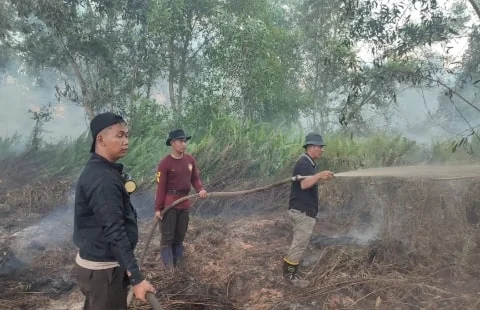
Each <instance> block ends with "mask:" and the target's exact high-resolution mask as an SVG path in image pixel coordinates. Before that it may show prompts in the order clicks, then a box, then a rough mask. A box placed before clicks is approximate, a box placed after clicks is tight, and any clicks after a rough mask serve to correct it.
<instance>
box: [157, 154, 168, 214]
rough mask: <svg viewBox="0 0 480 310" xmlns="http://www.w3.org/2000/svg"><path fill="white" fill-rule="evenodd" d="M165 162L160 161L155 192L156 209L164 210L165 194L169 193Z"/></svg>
mask: <svg viewBox="0 0 480 310" xmlns="http://www.w3.org/2000/svg"><path fill="white" fill-rule="evenodd" d="M164 166H165V165H164V164H163V162H160V164H159V165H158V169H157V175H156V181H157V183H158V184H157V192H156V194H155V211H162V209H163V208H164V207H165V205H164V204H165V196H166V195H167V169H165V167H164Z"/></svg>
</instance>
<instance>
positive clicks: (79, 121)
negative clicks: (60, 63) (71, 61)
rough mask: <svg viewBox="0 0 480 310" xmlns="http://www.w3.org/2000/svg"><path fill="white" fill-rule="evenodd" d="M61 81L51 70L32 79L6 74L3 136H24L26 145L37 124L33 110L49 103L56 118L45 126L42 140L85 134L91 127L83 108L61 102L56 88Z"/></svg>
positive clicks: (0, 91)
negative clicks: (33, 117) (30, 111)
mask: <svg viewBox="0 0 480 310" xmlns="http://www.w3.org/2000/svg"><path fill="white" fill-rule="evenodd" d="M11 67H13V66H11ZM17 68H18V66H17ZM39 81H41V85H40V83H39ZM60 82H61V81H60V80H59V79H58V78H57V76H56V75H55V74H53V73H49V72H47V71H45V72H43V73H42V74H41V77H40V78H32V77H29V76H27V75H26V74H24V73H21V72H10V73H7V74H5V75H4V76H3V77H2V78H1V79H0V98H1V99H0V111H1V112H0V122H1V123H2V131H1V132H0V137H1V138H7V137H11V136H13V135H15V134H20V135H21V136H22V141H21V142H22V143H21V144H22V145H23V146H24V145H25V144H26V143H27V141H28V138H29V136H30V135H31V133H32V130H33V127H34V125H35V121H34V120H33V119H32V118H31V117H32V114H31V113H28V111H29V109H30V110H32V111H39V110H40V108H41V107H43V106H47V105H49V104H51V105H52V111H53V119H52V120H51V121H49V122H47V123H46V124H45V125H44V127H43V130H44V131H43V134H42V138H43V140H44V141H45V142H48V143H55V142H58V141H61V140H62V139H65V138H76V137H78V136H79V135H80V134H82V133H83V132H85V130H87V128H88V127H87V122H86V117H85V113H84V111H83V109H81V108H80V107H79V106H77V105H75V104H73V103H69V102H61V103H58V102H57V99H56V97H55V85H56V84H58V83H60Z"/></svg>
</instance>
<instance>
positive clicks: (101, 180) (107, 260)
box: [72, 113, 155, 310]
mask: <svg viewBox="0 0 480 310" xmlns="http://www.w3.org/2000/svg"><path fill="white" fill-rule="evenodd" d="M90 130H91V132H92V136H93V143H92V147H91V150H90V151H91V153H92V155H91V157H90V160H89V161H88V162H87V164H86V166H85V168H84V170H83V172H82V174H81V175H80V178H79V180H78V183H77V189H76V195H75V219H74V231H73V240H74V243H75V245H76V246H77V247H78V248H79V252H78V254H77V257H76V259H75V262H76V264H75V267H74V270H73V272H72V273H73V275H74V276H75V277H76V278H77V281H78V285H79V287H80V290H81V291H82V293H83V294H84V295H85V305H84V309H88V310H117V309H127V293H128V285H129V284H131V285H133V290H134V293H135V296H136V297H137V298H138V299H140V300H143V301H145V294H146V293H147V292H155V289H154V288H153V286H152V285H151V284H150V283H149V282H148V281H146V280H145V279H144V277H143V275H142V273H141V272H140V269H139V266H138V264H137V260H136V259H135V255H134V249H135V246H136V245H137V241H138V226H137V214H136V212H135V209H134V208H133V206H132V204H131V202H130V195H129V193H128V192H127V191H126V189H125V180H124V178H123V176H122V170H123V165H121V164H119V163H116V161H117V160H119V159H120V158H122V157H123V156H125V155H126V153H127V150H128V129H127V127H126V123H125V121H124V120H123V118H122V117H121V116H119V115H115V114H113V113H102V114H99V115H97V116H96V117H95V118H94V119H93V120H92V122H91V123H90Z"/></svg>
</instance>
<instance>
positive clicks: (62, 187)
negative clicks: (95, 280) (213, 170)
mask: <svg viewBox="0 0 480 310" xmlns="http://www.w3.org/2000/svg"><path fill="white" fill-rule="evenodd" d="M4 164H6V163H4ZM4 168H5V169H3V170H2V171H3V175H2V176H1V179H2V183H0V184H1V186H2V196H1V201H0V203H1V204H0V208H1V212H2V219H1V228H0V229H1V230H0V233H1V236H0V238H1V239H0V241H1V244H0V246H1V253H0V255H1V256H0V278H1V281H0V303H1V308H2V309H82V305H83V297H82V295H81V293H80V292H79V289H78V287H77V285H76V283H75V282H74V281H73V280H72V279H71V277H70V272H71V269H72V267H73V262H74V257H75V254H76V248H75V247H74V245H73V243H72V241H71V235H72V223H73V200H72V199H73V192H72V183H71V181H69V180H62V179H52V180H42V181H34V182H33V181H32V182H29V181H24V182H22V181H21V180H20V179H19V178H20V177H21V173H19V172H21V171H22V167H15V166H12V165H8V166H4ZM477 168H478V167H473V168H472V169H477ZM385 169H386V170H383V171H384V173H383V174H386V175H378V173H377V175H374V173H370V175H369V173H366V175H361V176H354V177H352V176H350V177H349V176H348V175H345V176H342V177H337V178H336V179H334V180H333V181H330V182H328V183H325V184H323V185H322V186H321V187H320V189H319V197H320V204H321V206H322V209H321V212H320V215H319V216H318V219H317V223H316V226H315V230H314V235H313V236H312V238H311V241H310V245H309V248H308V250H307V255H306V257H305V258H304V260H303V262H302V271H303V273H304V274H303V276H304V277H305V278H306V279H308V280H309V281H310V285H309V286H308V287H306V288H302V289H300V288H295V287H292V286H291V285H289V284H288V283H287V282H286V281H285V280H284V279H283V276H282V271H281V268H282V265H281V264H282V258H283V257H284V255H285V253H286V251H287V249H288V246H289V244H290V240H291V237H292V232H291V231H292V229H291V223H290V220H289V218H288V217H287V216H286V208H287V202H288V193H289V186H288V184H285V185H282V186H279V187H276V188H274V189H271V190H268V191H265V192H260V193H255V194H251V195H246V196H237V197H232V198H218V199H207V200H202V201H196V203H195V205H194V207H193V209H192V219H191V225H190V228H189V232H188V235H187V239H186V260H185V261H184V262H183V265H182V268H181V269H178V270H176V271H174V272H173V273H168V272H165V271H164V270H163V267H162V263H161V260H160V258H159V251H160V245H159V235H158V230H157V233H156V234H155V236H154V239H153V241H152V242H151V244H150V246H149V248H148V252H147V255H146V259H145V263H144V265H143V270H144V273H145V274H146V275H147V277H148V279H149V280H150V281H151V282H152V283H153V284H154V285H155V287H156V288H157V294H156V295H157V298H158V299H159V300H160V302H161V304H162V305H163V307H164V308H165V309H478V307H479V306H480V295H479V292H480V284H479V283H478V280H477V279H478V276H479V274H480V263H479V262H480V259H479V258H480V257H479V255H480V252H479V246H480V239H479V234H478V229H479V223H480V201H479V198H478V192H479V190H480V178H479V177H474V176H469V177H464V178H462V177H458V176H456V177H455V178H446V179H445V178H440V179H439V178H438V175H435V178H432V177H431V176H429V175H425V174H423V175H422V174H420V175H415V176H414V177H405V176H398V175H396V176H395V177H392V176H388V168H385ZM452 169H455V167H453V168H452ZM469 170H471V169H469ZM452 171H453V170H452ZM455 171H457V170H455ZM14 172H15V173H14ZM364 174H365V173H364ZM407 174H408V173H407ZM13 175H16V176H15V177H14V176H13ZM442 177H443V175H442ZM447 177H448V176H447ZM257 185H258V184H241V185H239V184H237V185H236V186H237V187H238V188H232V187H230V188H228V189H225V190H229V191H232V190H238V189H244V188H247V187H248V188H252V187H255V186H257ZM216 190H217V191H221V190H224V189H223V188H219V189H216ZM132 200H133V203H134V205H135V207H136V208H137V209H138V212H139V215H140V232H141V235H140V243H139V245H138V248H137V253H138V255H140V253H141V252H143V251H144V249H145V240H146V238H147V234H148V231H149V230H150V229H151V227H152V224H153V220H152V213H153V211H152V210H151V209H152V204H153V192H152V191H151V190H143V191H141V192H138V193H135V194H134V195H133V196H132ZM131 308H132V309H150V308H149V306H148V305H147V304H143V303H140V302H137V301H135V302H134V303H133V304H132V305H131Z"/></svg>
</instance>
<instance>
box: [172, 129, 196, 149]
mask: <svg viewBox="0 0 480 310" xmlns="http://www.w3.org/2000/svg"><path fill="white" fill-rule="evenodd" d="M191 138H192V137H191V136H187V135H186V134H185V132H184V131H183V129H175V130H172V131H170V132H169V133H168V139H167V142H166V144H167V145H172V144H171V142H172V140H177V139H185V140H190V139H191Z"/></svg>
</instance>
